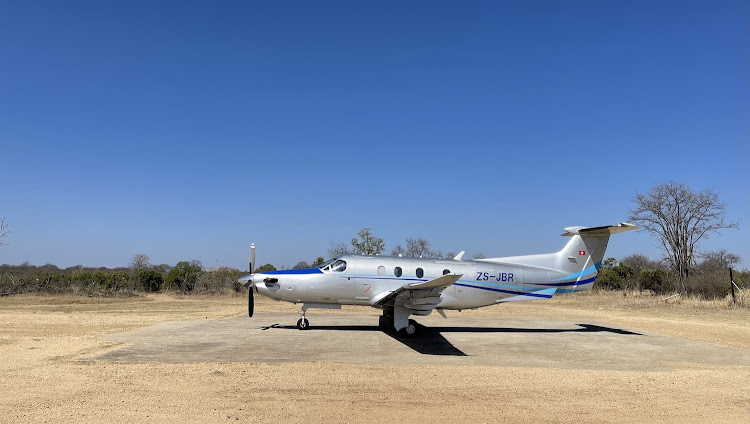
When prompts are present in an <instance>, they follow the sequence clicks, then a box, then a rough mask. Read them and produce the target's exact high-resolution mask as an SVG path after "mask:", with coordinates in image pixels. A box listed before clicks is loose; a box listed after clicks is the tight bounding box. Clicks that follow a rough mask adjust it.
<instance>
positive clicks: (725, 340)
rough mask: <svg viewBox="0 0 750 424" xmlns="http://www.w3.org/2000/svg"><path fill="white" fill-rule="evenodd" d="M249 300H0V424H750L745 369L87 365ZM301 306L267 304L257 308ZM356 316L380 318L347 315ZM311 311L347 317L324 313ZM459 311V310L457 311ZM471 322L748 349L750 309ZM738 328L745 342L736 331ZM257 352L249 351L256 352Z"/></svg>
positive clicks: (606, 307) (566, 306)
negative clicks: (629, 331) (123, 339)
mask: <svg viewBox="0 0 750 424" xmlns="http://www.w3.org/2000/svg"><path fill="white" fill-rule="evenodd" d="M245 308H246V299H245V298H244V297H223V296H201V297H193V296H171V295H165V294H158V295H148V296H141V297H135V298H127V299H107V298H89V297H74V296H59V297H58V296H52V297H49V296H14V297H8V298H2V299H0V356H2V357H3V358H4V360H3V361H1V362H0V375H2V376H3V378H2V379H0V422H20V423H24V422H29V423H31V422H34V423H36V422H144V423H147V422H170V423H174V422H225V421H236V422H338V423H358V422H373V421H384V422H408V421H427V422H455V421H460V422H527V423H532V422H534V423H536V422H570V423H580V422H601V423H605V422H606V423H609V422H622V423H632V422H656V421H658V422H660V423H680V424H683V423H690V422H695V423H699V422H700V423H703V422H727V423H732V422H748V417H750V396H749V395H748V394H749V393H750V390H748V389H750V387H748V381H750V380H749V379H748V366H747V364H738V365H737V366H736V367H716V368H712V367H706V368H705V369H697V370H683V369H675V370H673V371H669V372H639V371H607V370H562V369H551V368H508V367H505V368H504V367H468V366H444V367H435V366H385V365H369V366H360V365H351V364H337V363H329V362H322V363H291V364H273V365H262V364H242V363H232V364H224V363H211V362H208V363H202V364H201V363H198V364H180V365H175V364H160V363H111V362H100V361H91V362H81V361H78V360H77V359H78V358H80V357H82V356H96V355H98V354H102V353H104V352H106V351H108V350H111V349H113V348H117V347H118V346H115V345H113V344H111V343H106V342H102V341H101V340H102V336H103V335H105V334H109V333H116V332H121V331H126V330H129V329H134V328H139V327H143V326H146V325H151V324H155V323H158V322H164V321H172V320H182V319H197V318H200V319H205V318H206V317H208V318H222V317H230V316H236V315H239V314H244V313H246V311H245ZM298 309H299V307H298V306H294V305H291V304H287V303H280V302H274V301H271V300H268V299H265V298H259V299H258V302H257V309H256V310H257V311H258V312H259V313H262V312H263V311H289V312H291V311H297V310H298ZM344 312H346V313H353V312H354V313H363V314H376V313H377V311H374V310H372V309H369V308H362V307H345V308H344ZM311 313H315V314H317V313H340V312H336V311H322V310H320V311H319V310H314V311H311ZM455 313H456V314H458V312H455ZM463 314H471V315H482V316H493V317H498V318H500V319H502V317H505V316H518V317H524V316H529V317H560V318H577V319H578V318H581V319H587V318H590V319H596V320H599V321H604V322H612V323H617V324H618V325H622V326H624V327H627V328H637V329H645V330H652V331H657V332H660V333H665V334H673V335H678V336H681V337H687V338H692V339H695V340H703V341H708V342H712V343H720V344H724V345H729V346H733V345H734V346H735V347H739V348H743V349H748V348H749V347H750V346H749V344H748V343H747V341H745V342H737V341H736V339H737V338H738V337H740V335H741V336H742V338H745V339H747V337H748V335H750V331H749V329H750V319H748V318H749V314H748V311H747V310H746V309H743V310H729V309H726V308H717V306H716V305H714V304H711V303H705V302H685V303H679V304H669V303H665V302H660V301H659V299H658V298H648V297H639V296H631V295H628V296H622V295H616V294H612V293H606V292H602V293H585V294H580V295H570V296H560V297H557V298H555V299H552V300H551V301H540V302H514V303H509V304H503V305H497V306H493V307H489V308H483V309H479V310H475V311H464V312H463ZM738 329H739V332H737V331H738ZM248 348H252V347H251V346H248Z"/></svg>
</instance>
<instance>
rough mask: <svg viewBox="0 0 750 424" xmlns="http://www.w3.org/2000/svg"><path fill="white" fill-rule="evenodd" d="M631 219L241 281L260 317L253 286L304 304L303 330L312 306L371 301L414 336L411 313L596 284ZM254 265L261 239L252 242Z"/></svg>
mask: <svg viewBox="0 0 750 424" xmlns="http://www.w3.org/2000/svg"><path fill="white" fill-rule="evenodd" d="M636 228H638V227H636V226H635V225H632V224H628V223H621V224H618V225H611V226H605V227H593V228H587V227H569V228H566V229H565V233H564V234H562V235H563V236H566V237H571V239H570V241H568V243H567V244H566V245H565V247H564V248H563V249H562V250H560V251H559V252H556V253H547V254H541V255H527V256H511V257H505V258H489V259H476V260H472V261H463V260H461V258H462V256H463V254H464V252H461V253H459V254H458V255H457V256H456V257H455V258H453V259H452V260H451V259H447V260H445V259H422V258H405V257H395V256H379V255H375V256H363V255H344V256H340V257H338V258H333V259H331V260H329V261H328V262H325V263H324V264H322V265H320V266H319V267H316V268H307V269H294V270H284V271H271V272H262V273H256V274H248V275H246V276H243V277H241V278H240V279H239V282H240V283H243V284H244V286H245V287H247V288H249V289H250V294H249V296H248V314H249V316H251V317H252V316H253V309H254V297H253V288H254V289H255V291H257V292H258V293H260V294H262V295H264V296H268V297H270V298H272V299H275V300H283V301H286V302H291V303H294V304H298V303H301V304H302V318H300V320H299V321H297V328H299V329H300V330H305V329H308V328H310V322H309V321H308V320H307V318H306V317H305V314H306V312H307V310H308V309H310V308H323V309H341V305H364V306H371V307H374V308H377V309H382V310H383V315H382V316H381V317H380V326H381V327H383V328H390V327H391V326H392V327H393V328H395V329H396V331H400V332H405V333H406V334H408V335H411V334H414V332H415V330H416V327H415V326H414V323H413V322H412V321H411V320H410V319H409V317H410V316H411V315H416V316H426V315H429V314H430V313H432V311H433V310H437V311H438V313H440V314H441V315H442V316H443V317H445V313H444V312H443V310H444V309H450V310H458V311H461V310H462V309H475V308H480V307H483V306H489V305H495V304H497V303H503V302H511V301H516V300H537V299H549V298H551V297H552V296H553V295H555V294H557V293H571V292H578V291H585V290H591V288H592V286H593V285H594V280H595V279H596V273H597V271H598V270H599V267H600V266H601V261H602V258H603V257H604V250H605V249H606V248H607V243H608V242H609V236H610V235H612V234H615V233H621V232H624V231H630V230H634V229H636ZM250 251H251V253H250V269H251V270H252V269H253V268H252V266H253V265H254V263H255V245H253V246H252V247H251V248H250Z"/></svg>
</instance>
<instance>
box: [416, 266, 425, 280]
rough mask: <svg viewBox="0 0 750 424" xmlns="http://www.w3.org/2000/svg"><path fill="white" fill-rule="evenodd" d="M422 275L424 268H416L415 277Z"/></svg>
mask: <svg viewBox="0 0 750 424" xmlns="http://www.w3.org/2000/svg"><path fill="white" fill-rule="evenodd" d="M422 277H424V270H423V269H422V268H417V278H422Z"/></svg>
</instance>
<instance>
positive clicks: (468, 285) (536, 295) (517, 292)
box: [453, 283, 552, 299]
mask: <svg viewBox="0 0 750 424" xmlns="http://www.w3.org/2000/svg"><path fill="white" fill-rule="evenodd" d="M453 285H454V286H463V287H469V288H472V289H480V290H488V291H494V292H498V293H508V294H516V295H521V296H531V297H541V298H544V299H550V298H552V295H551V294H550V295H548V294H539V293H533V292H532V293H526V292H522V291H516V290H501V289H495V288H492V287H479V286H472V285H470V284H461V283H454V284H453Z"/></svg>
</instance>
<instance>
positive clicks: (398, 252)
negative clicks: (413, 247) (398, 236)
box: [391, 244, 406, 256]
mask: <svg viewBox="0 0 750 424" xmlns="http://www.w3.org/2000/svg"><path fill="white" fill-rule="evenodd" d="M405 253H406V250H404V248H403V247H402V246H401V245H400V244H397V245H396V247H394V248H393V250H391V256H399V255H401V256H403V255H404V254H405Z"/></svg>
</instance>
